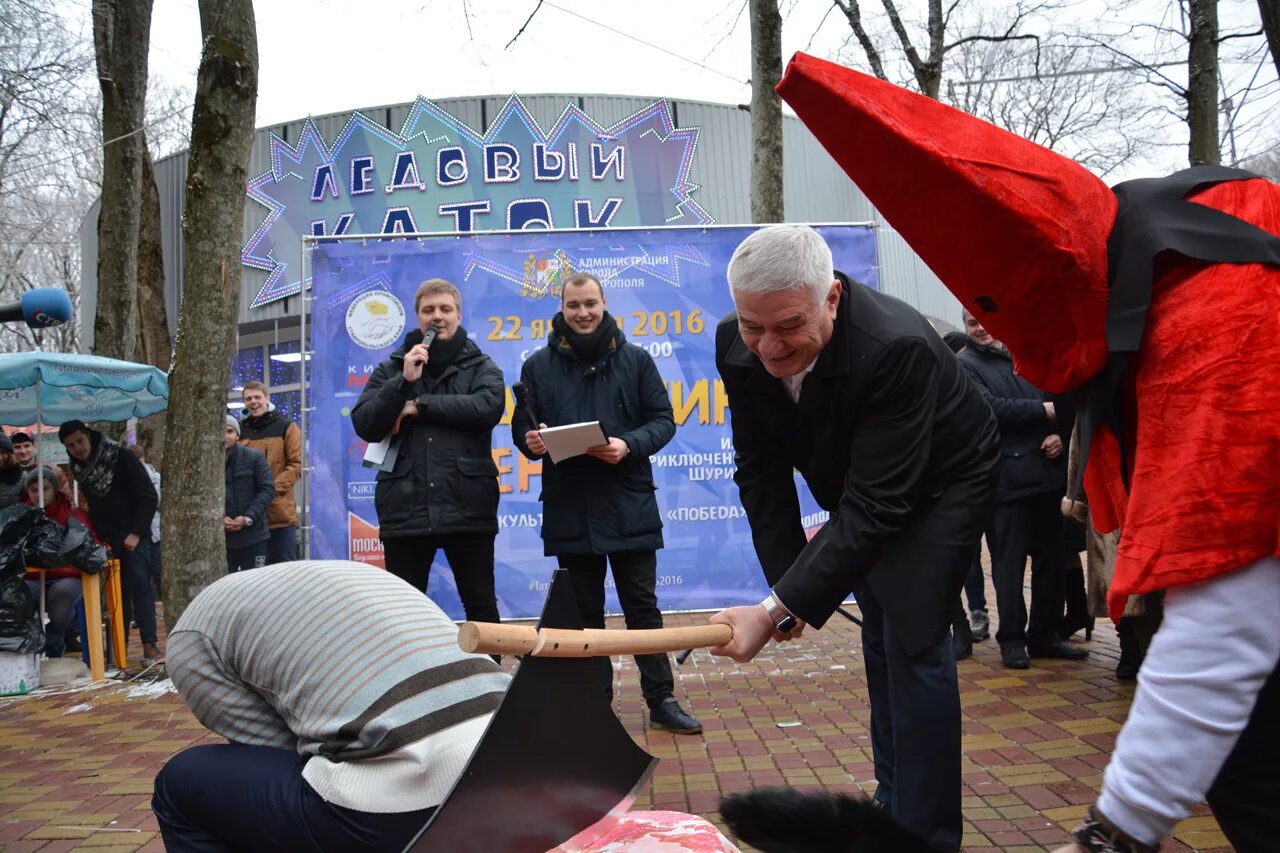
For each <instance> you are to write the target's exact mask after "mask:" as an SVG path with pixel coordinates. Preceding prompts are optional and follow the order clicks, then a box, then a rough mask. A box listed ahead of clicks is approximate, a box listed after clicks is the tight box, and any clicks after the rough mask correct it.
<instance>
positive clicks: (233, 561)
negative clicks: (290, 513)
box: [222, 415, 276, 573]
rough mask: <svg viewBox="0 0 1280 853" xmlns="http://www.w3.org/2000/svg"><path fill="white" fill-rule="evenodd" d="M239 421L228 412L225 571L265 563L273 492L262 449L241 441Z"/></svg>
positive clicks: (272, 480)
mask: <svg viewBox="0 0 1280 853" xmlns="http://www.w3.org/2000/svg"><path fill="white" fill-rule="evenodd" d="M239 442H240V421H238V420H236V418H235V416H234V415H227V425H226V427H224V429H223V445H224V446H225V447H226V449H227V462H226V466H225V472H226V473H225V476H226V483H225V485H226V489H225V491H226V495H225V501H224V506H225V511H224V512H223V515H222V529H223V531H224V532H225V533H226V537H227V571H228V572H232V573H234V572H240V571H244V570H245V569H260V568H262V567H263V566H265V565H266V564H267V546H268V544H269V543H270V541H271V530H270V528H269V527H268V525H267V507H268V506H269V505H270V504H271V501H272V500H273V499H274V498H275V496H276V487H275V479H274V478H273V477H272V476H271V466H269V465H268V464H267V457H266V456H264V455H263V454H262V451H260V450H255V449H254V448H252V447H243V446H241V445H240V443H239Z"/></svg>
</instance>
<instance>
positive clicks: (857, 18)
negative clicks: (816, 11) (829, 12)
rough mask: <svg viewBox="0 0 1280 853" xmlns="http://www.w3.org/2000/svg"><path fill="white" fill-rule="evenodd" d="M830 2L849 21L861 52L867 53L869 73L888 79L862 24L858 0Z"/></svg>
mask: <svg viewBox="0 0 1280 853" xmlns="http://www.w3.org/2000/svg"><path fill="white" fill-rule="evenodd" d="M831 4H832V5H833V6H835V7H836V8H837V9H839V10H840V11H841V12H844V16H845V18H847V19H848V21H849V28H850V29H852V30H853V34H854V35H855V36H856V37H857V39H858V44H860V45H862V52H863V53H865V54H866V55H867V64H868V65H870V66H871V73H872V74H874V75H876V76H877V77H879V78H880V79H881V80H888V79H889V76H888V75H887V74H885V73H884V63H883V62H881V61H880V52H879V51H878V50H876V46H875V45H874V44H873V43H872V42H871V36H869V35H867V31H866V29H864V28H863V26H862V9H861V8H860V7H859V6H858V0H848V2H842V0H831Z"/></svg>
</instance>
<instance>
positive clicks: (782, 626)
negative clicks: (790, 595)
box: [760, 592, 798, 634]
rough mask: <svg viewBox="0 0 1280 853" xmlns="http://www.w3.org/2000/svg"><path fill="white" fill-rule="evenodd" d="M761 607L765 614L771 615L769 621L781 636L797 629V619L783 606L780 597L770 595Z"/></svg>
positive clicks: (761, 603)
mask: <svg viewBox="0 0 1280 853" xmlns="http://www.w3.org/2000/svg"><path fill="white" fill-rule="evenodd" d="M760 606H761V607H763V608H764V612H765V613H768V614H769V621H770V622H772V623H773V628H774V630H775V631H777V632H778V633H779V634H787V633H790V632H791V631H792V630H794V629H795V627H796V625H797V624H798V623H797V621H796V617H794V616H792V615H791V612H790V611H788V610H787V608H785V607H783V606H782V602H781V601H779V600H778V596H777V595H775V594H774V593H772V592H771V593H769V597H768V598H766V599H765V600H764V601H762V602H760Z"/></svg>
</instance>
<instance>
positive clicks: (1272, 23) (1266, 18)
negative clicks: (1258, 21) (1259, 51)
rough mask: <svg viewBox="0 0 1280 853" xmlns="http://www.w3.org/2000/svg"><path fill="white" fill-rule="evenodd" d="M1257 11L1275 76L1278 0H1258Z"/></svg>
mask: <svg viewBox="0 0 1280 853" xmlns="http://www.w3.org/2000/svg"><path fill="white" fill-rule="evenodd" d="M1258 13H1259V14H1260V15H1262V32H1263V33H1264V34H1265V35H1266V37H1267V47H1268V48H1269V49H1270V50H1271V61H1272V62H1274V63H1275V66H1276V76H1277V77H1280V0H1258Z"/></svg>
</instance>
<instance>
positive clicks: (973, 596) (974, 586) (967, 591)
mask: <svg viewBox="0 0 1280 853" xmlns="http://www.w3.org/2000/svg"><path fill="white" fill-rule="evenodd" d="M964 595H965V598H967V599H969V612H970V613H973V612H974V611H975V610H986V609H987V579H986V576H985V575H984V574H983V571H982V543H978V551H977V553H975V554H974V555H973V563H972V564H971V565H970V566H969V574H968V575H967V576H966V577H965V579H964Z"/></svg>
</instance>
